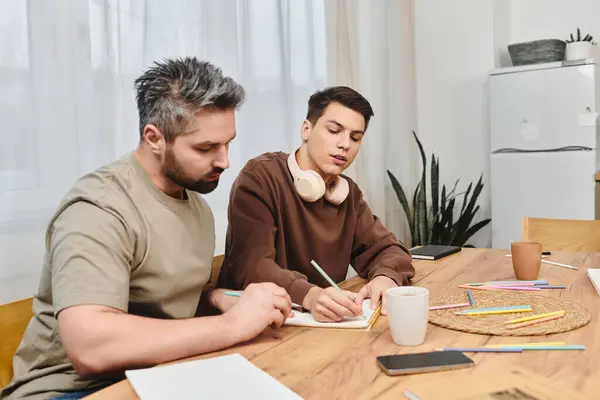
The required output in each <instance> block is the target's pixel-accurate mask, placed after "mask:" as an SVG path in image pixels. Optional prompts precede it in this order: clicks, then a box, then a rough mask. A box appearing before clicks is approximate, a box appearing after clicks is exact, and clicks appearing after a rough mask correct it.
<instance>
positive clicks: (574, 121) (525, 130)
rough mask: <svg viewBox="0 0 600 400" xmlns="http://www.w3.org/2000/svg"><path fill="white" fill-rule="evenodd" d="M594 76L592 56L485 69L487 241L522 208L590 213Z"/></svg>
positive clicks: (503, 237)
mask: <svg viewBox="0 0 600 400" xmlns="http://www.w3.org/2000/svg"><path fill="white" fill-rule="evenodd" d="M599 78H600V65H597V64H596V62H594V61H593V60H582V61H580V62H577V63H568V64H567V63H563V62H558V63H548V64H540V65H532V66H524V67H511V68H502V69H496V70H493V71H492V72H491V73H490V76H489V96H490V97H489V100H490V103H489V107H490V131H491V137H490V144H491V146H490V174H491V175H490V186H491V211H492V212H491V214H492V222H491V227H492V247H494V248H501V249H509V248H510V243H511V242H513V241H518V240H520V239H521V226H522V225H521V224H522V218H523V217H524V216H529V217H539V218H564V219H595V180H594V175H595V173H596V171H597V170H598V160H597V155H596V150H597V148H596V143H597V137H598V124H597V119H598V114H597V110H598V109H599V107H600V105H599V104H598V102H599V100H600V79H599Z"/></svg>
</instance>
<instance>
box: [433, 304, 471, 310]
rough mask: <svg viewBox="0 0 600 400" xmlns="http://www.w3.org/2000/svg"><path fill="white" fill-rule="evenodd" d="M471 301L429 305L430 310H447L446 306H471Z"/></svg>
mask: <svg viewBox="0 0 600 400" xmlns="http://www.w3.org/2000/svg"><path fill="white" fill-rule="evenodd" d="M469 305H470V304H469V303H460V304H444V305H442V306H431V307H429V310H430V311H433V310H445V309H446V308H459V307H469Z"/></svg>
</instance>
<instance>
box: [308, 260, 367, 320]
mask: <svg viewBox="0 0 600 400" xmlns="http://www.w3.org/2000/svg"><path fill="white" fill-rule="evenodd" d="M310 263H311V264H312V266H313V267H315V269H316V270H317V271H319V273H320V274H321V276H322V277H323V278H325V280H326V281H327V282H329V284H330V285H331V286H333V287H334V288H336V290H337V291H338V292H340V293H341V294H342V295H344V296H346V297H348V298H349V299H350V300H352V301H354V300H353V299H352V298H351V297H350V296H348V295H347V294H346V293H345V292H344V291H343V290H342V289H341V288H340V287H339V286H338V285H337V284H336V283H335V282H334V281H333V279H331V278H330V277H329V275H327V273H326V272H325V271H324V270H323V268H321V267H320V266H319V264H317V262H316V261H315V260H310ZM362 318H363V319H367V317H365V316H364V315H363V316H362Z"/></svg>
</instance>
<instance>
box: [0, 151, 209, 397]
mask: <svg viewBox="0 0 600 400" xmlns="http://www.w3.org/2000/svg"><path fill="white" fill-rule="evenodd" d="M184 197H186V198H185V199H183V200H178V199H175V198H173V197H170V196H168V195H167V194H165V193H163V192H162V191H161V190H160V189H158V187H156V186H155V185H154V184H153V183H152V181H151V180H150V178H149V176H148V175H147V173H146V171H145V170H144V169H143V167H142V165H141V164H140V163H139V162H138V161H137V158H136V156H135V154H134V153H131V154H128V155H126V156H124V157H123V158H121V159H119V160H117V161H114V162H112V163H110V164H108V165H106V166H104V167H102V168H100V169H98V170H96V171H94V172H92V173H90V174H88V175H86V176H84V177H82V178H81V179H80V180H79V181H77V183H76V184H75V185H74V187H73V188H72V189H71V190H70V191H69V193H68V194H67V196H66V197H65V198H64V199H63V201H62V202H61V204H60V206H59V208H58V210H57V212H56V214H55V215H54V216H53V218H52V219H51V221H50V223H49V225H48V230H47V232H46V253H45V257H44V265H43V270H42V274H41V279H40V286H39V289H38V291H37V294H36V295H35V296H34V302H33V312H34V316H33V318H32V319H31V321H30V323H29V326H28V327H27V330H26V332H25V335H24V337H23V340H22V342H21V344H20V346H19V348H18V349H17V352H16V355H15V358H14V364H13V365H14V378H13V381H12V382H11V383H10V384H9V386H7V387H6V388H5V389H4V390H3V391H2V392H1V393H0V398H1V399H6V398H10V399H13V398H15V399H27V400H30V399H31V400H33V399H36V400H37V399H49V398H53V397H54V396H56V395H59V394H62V393H66V392H71V391H76V390H82V389H88V388H93V387H95V386H100V385H103V384H106V383H107V382H112V381H116V380H119V379H122V378H123V376H124V375H123V374H122V373H119V374H116V375H112V376H102V377H95V378H96V379H92V380H89V379H84V378H82V377H80V376H78V375H77V373H76V372H75V370H74V368H73V365H72V364H71V363H70V362H69V359H68V358H67V356H66V354H65V351H64V348H63V345H62V343H61V341H60V336H59V334H58V320H57V315H58V313H59V312H60V311H61V310H63V309H64V308H66V307H70V306H75V305H81V304H100V305H105V306H109V307H113V308H116V309H119V310H122V311H124V312H127V313H129V314H134V315H139V316H144V317H150V318H164V319H180V318H190V317H194V316H195V314H196V310H197V307H198V303H199V300H200V295H201V292H202V289H203V287H204V285H205V284H206V283H207V282H208V280H209V279H210V272H211V262H212V257H213V253H214V243H215V233H214V219H213V215H212V212H211V210H210V208H209V206H208V204H207V203H206V202H205V201H204V200H203V199H202V197H200V196H199V195H197V194H196V193H193V192H189V191H186V196H184ZM82 329H85V327H82ZM157 340H160V338H157Z"/></svg>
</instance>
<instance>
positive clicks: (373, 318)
mask: <svg viewBox="0 0 600 400" xmlns="http://www.w3.org/2000/svg"><path fill="white" fill-rule="evenodd" d="M381 307H382V304H381V303H379V305H378V306H377V308H376V309H375V312H374V313H373V315H371V318H369V329H371V327H372V326H373V325H375V322H377V318H379V316H380V315H381Z"/></svg>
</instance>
